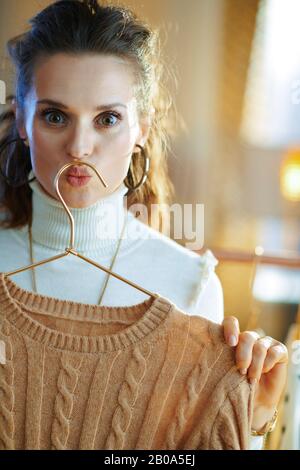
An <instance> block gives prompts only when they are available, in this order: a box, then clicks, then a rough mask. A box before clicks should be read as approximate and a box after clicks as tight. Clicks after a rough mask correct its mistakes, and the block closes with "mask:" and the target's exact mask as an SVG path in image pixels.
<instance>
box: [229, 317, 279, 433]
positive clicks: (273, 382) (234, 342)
mask: <svg viewBox="0 0 300 470" xmlns="http://www.w3.org/2000/svg"><path fill="white" fill-rule="evenodd" d="M223 327H224V337H225V341H226V343H227V344H228V345H229V346H236V365H237V367H238V369H239V371H240V373H241V374H243V375H247V377H248V379H249V381H250V382H251V383H254V384H255V385H256V391H255V397H254V412H253V420H252V429H253V430H256V431H259V430H261V429H262V428H263V427H264V425H265V424H266V423H267V422H268V421H269V420H270V419H271V418H272V416H273V414H274V412H275V409H276V406H277V405H278V403H279V400H280V397H281V395H282V393H283V391H284V388H285V383H286V376H287V363H288V351H287V348H286V346H285V345H284V344H283V343H280V342H279V341H277V340H275V339H274V338H271V337H270V336H265V337H263V338H260V337H259V335H258V333H256V332H255V331H244V332H242V333H240V328H239V321H238V319H237V318H235V317H232V316H231V317H227V318H225V319H224V321H223Z"/></svg>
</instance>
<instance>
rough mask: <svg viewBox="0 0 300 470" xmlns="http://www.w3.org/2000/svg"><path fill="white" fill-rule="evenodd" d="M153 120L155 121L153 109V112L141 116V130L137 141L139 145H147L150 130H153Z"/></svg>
mask: <svg viewBox="0 0 300 470" xmlns="http://www.w3.org/2000/svg"><path fill="white" fill-rule="evenodd" d="M152 109H153V108H152ZM152 121H153V111H152V110H151V113H149V114H147V115H145V116H143V117H141V118H140V132H139V135H138V138H137V141H136V144H137V145H141V147H144V146H145V144H146V142H147V140H148V137H149V133H150V130H151V125H152Z"/></svg>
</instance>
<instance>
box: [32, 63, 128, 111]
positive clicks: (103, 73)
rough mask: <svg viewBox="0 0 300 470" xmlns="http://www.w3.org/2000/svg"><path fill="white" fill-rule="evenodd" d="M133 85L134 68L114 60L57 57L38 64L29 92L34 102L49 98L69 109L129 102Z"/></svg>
mask: <svg viewBox="0 0 300 470" xmlns="http://www.w3.org/2000/svg"><path fill="white" fill-rule="evenodd" d="M134 84H135V79H134V72H133V67H132V66H131V65H130V64H129V63H128V62H126V61H125V60H123V59H121V58H118V57H117V56H111V55H100V54H80V55H77V56H75V55H67V54H56V55H54V56H51V57H49V58H43V59H41V60H40V62H39V63H38V64H37V66H36V68H35V72H34V77H33V90H32V91H33V92H34V94H35V95H36V98H37V99H43V98H52V99H55V100H57V101H61V102H63V103H66V104H67V105H70V107H71V106H72V105H74V106H75V104H76V103H78V104H79V105H81V104H82V103H84V104H85V105H86V106H89V104H90V105H91V106H94V105H95V103H97V104H101V103H102V101H108V99H109V101H111V100H112V99H113V101H124V102H129V101H130V100H131V99H132V98H133V97H134ZM70 100H71V101H70Z"/></svg>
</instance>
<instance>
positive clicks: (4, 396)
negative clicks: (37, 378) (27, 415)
mask: <svg viewBox="0 0 300 470" xmlns="http://www.w3.org/2000/svg"><path fill="white" fill-rule="evenodd" d="M0 338H1V340H2V341H4V343H5V364H0V393H1V395H0V400H1V408H0V449H10V450H13V449H14V431H15V424H14V405H15V394H14V365H13V346H12V342H11V338H10V326H9V324H8V323H7V322H6V321H4V322H2V324H1V333H0Z"/></svg>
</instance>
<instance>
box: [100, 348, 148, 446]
mask: <svg viewBox="0 0 300 470" xmlns="http://www.w3.org/2000/svg"><path fill="white" fill-rule="evenodd" d="M150 353H151V348H150V347H147V348H145V350H144V351H141V350H140V348H139V347H136V348H134V350H133V354H132V359H131V360H130V362H129V364H128V367H127V368H126V372H125V380H124V382H123V384H122V387H121V389H120V393H119V397H118V403H119V405H118V406H117V408H116V411H115V413H114V416H113V419H112V429H111V432H110V434H109V436H108V438H107V441H106V445H105V448H106V449H110V450H113V449H123V448H124V442H125V439H126V433H127V430H128V428H129V426H130V422H131V418H132V413H133V410H134V405H135V403H136V400H137V397H138V394H139V389H140V386H141V383H142V381H143V379H144V377H145V375H146V371H147V359H148V357H149V355H150Z"/></svg>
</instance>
